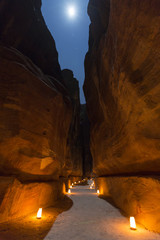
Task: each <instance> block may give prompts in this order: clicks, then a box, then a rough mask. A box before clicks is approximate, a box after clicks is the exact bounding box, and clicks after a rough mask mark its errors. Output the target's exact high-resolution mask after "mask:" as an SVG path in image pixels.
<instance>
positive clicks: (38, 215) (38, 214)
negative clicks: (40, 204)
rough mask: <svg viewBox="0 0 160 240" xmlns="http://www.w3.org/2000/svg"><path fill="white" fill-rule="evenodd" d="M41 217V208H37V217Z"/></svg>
mask: <svg viewBox="0 0 160 240" xmlns="http://www.w3.org/2000/svg"><path fill="white" fill-rule="evenodd" d="M41 217H42V208H39V210H38V212H37V219H41Z"/></svg>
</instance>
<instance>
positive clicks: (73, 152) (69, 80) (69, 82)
mask: <svg viewBox="0 0 160 240" xmlns="http://www.w3.org/2000/svg"><path fill="white" fill-rule="evenodd" d="M62 76H63V80H64V83H65V86H66V88H67V90H68V93H69V96H70V98H71V102H72V114H73V115H72V121H71V125H70V130H69V135H68V141H67V142H68V153H67V156H66V157H67V159H68V161H69V163H71V164H72V166H70V174H69V175H70V176H82V175H83V172H82V170H83V169H82V148H83V145H82V141H81V129H80V97H79V84H78V81H77V79H76V78H74V76H73V72H72V71H71V70H69V69H64V70H63V71H62Z"/></svg>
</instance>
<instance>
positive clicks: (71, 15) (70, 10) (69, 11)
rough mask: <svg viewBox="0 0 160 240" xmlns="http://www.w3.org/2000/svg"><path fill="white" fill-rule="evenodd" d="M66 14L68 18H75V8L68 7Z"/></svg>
mask: <svg viewBox="0 0 160 240" xmlns="http://www.w3.org/2000/svg"><path fill="white" fill-rule="evenodd" d="M67 14H68V16H69V18H75V17H76V8H75V6H69V7H68V9H67Z"/></svg>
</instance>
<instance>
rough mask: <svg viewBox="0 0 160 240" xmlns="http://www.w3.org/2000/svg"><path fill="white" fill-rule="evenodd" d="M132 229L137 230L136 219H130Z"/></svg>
mask: <svg viewBox="0 0 160 240" xmlns="http://www.w3.org/2000/svg"><path fill="white" fill-rule="evenodd" d="M130 229H132V230H136V222H135V218H134V217H130Z"/></svg>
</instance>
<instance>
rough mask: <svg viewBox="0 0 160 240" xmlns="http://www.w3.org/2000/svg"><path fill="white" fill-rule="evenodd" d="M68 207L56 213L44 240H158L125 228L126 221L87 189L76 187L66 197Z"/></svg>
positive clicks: (143, 230) (156, 235)
mask: <svg viewBox="0 0 160 240" xmlns="http://www.w3.org/2000/svg"><path fill="white" fill-rule="evenodd" d="M69 197H70V198H71V199H72V201H73V206H72V208H71V209H70V210H69V211H67V212H63V213H62V214H60V215H59V216H58V218H57V220H56V221H55V223H54V225H53V227H52V228H51V230H50V231H49V233H48V235H47V236H46V237H45V240H136V239H139V240H160V235H159V234H155V233H152V232H149V231H147V230H145V229H143V228H142V227H140V226H138V227H137V230H136V231H132V230H130V228H129V221H128V219H127V218H125V217H123V216H122V215H121V214H120V212H119V211H118V210H117V209H116V208H114V207H113V206H111V205H110V204H109V203H107V202H106V201H104V200H103V199H100V198H98V196H97V194H96V191H95V190H94V189H92V190H91V189H89V186H76V187H74V188H73V189H72V193H71V195H70V196H69Z"/></svg>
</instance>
